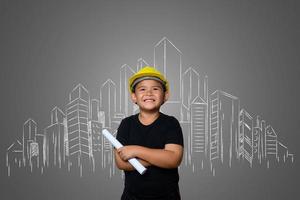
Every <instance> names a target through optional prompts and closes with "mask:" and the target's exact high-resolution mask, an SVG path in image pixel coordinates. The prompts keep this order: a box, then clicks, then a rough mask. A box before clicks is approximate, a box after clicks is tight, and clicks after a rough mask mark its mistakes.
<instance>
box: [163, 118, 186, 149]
mask: <svg viewBox="0 0 300 200" xmlns="http://www.w3.org/2000/svg"><path fill="white" fill-rule="evenodd" d="M166 144H179V145H181V146H183V135H182V129H181V126H180V124H179V122H178V120H177V119H176V118H175V117H171V118H170V120H169V123H168V131H167V137H166Z"/></svg>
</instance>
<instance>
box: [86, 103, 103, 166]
mask: <svg viewBox="0 0 300 200" xmlns="http://www.w3.org/2000/svg"><path fill="white" fill-rule="evenodd" d="M90 113H91V116H90V120H89V122H88V129H89V133H90V134H91V137H90V140H91V141H90V142H91V147H92V148H91V154H93V171H95V170H96V167H100V166H101V162H102V158H103V157H102V151H101V149H102V140H103V136H102V134H101V132H102V128H103V127H102V123H100V110H99V100H97V99H92V100H91V112H90Z"/></svg>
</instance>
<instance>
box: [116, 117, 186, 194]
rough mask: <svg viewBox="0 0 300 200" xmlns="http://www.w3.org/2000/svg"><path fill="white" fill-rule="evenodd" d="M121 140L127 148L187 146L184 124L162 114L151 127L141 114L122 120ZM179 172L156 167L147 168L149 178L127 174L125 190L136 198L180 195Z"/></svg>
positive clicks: (134, 173) (129, 172)
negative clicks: (174, 193) (184, 142)
mask: <svg viewBox="0 0 300 200" xmlns="http://www.w3.org/2000/svg"><path fill="white" fill-rule="evenodd" d="M117 139H118V140H119V141H120V142H121V143H122V144H123V145H124V146H125V145H140V146H144V147H148V148H154V149H164V147H165V145H166V144H179V145H182V146H183V135H182V130H181V127H180V124H179V122H178V120H177V119H176V118H175V117H172V116H168V115H165V114H163V113H160V115H159V117H158V118H157V119H156V120H155V121H154V122H153V123H152V124H150V125H143V124H142V123H141V122H140V121H139V119H138V114H136V115H132V116H130V117H127V118H125V119H123V120H122V122H121V124H120V126H119V128H118V133H117ZM178 181H179V175H178V169H177V168H174V169H163V168H160V167H156V166H150V167H147V171H146V173H145V174H143V175H140V174H139V173H138V172H137V171H136V170H134V171H125V188H124V191H126V192H129V193H131V194H133V195H135V196H136V197H139V198H144V197H145V198H146V197H148V198H149V197H152V198H153V199H155V198H156V199H158V197H161V196H164V195H167V194H170V193H172V192H174V191H178Z"/></svg>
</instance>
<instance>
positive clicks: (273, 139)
mask: <svg viewBox="0 0 300 200" xmlns="http://www.w3.org/2000/svg"><path fill="white" fill-rule="evenodd" d="M265 136H266V139H265V152H266V159H267V160H270V159H274V158H276V159H277V134H276V133H275V131H274V129H273V127H272V126H271V125H268V126H267V127H266V135H265ZM274 160H275V159H274Z"/></svg>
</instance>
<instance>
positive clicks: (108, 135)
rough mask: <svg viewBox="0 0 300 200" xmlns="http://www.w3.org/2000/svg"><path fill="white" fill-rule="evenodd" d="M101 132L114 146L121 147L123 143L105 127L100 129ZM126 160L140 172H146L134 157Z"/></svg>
mask: <svg viewBox="0 0 300 200" xmlns="http://www.w3.org/2000/svg"><path fill="white" fill-rule="evenodd" d="M102 134H103V135H104V136H105V138H106V139H108V141H109V142H110V143H111V144H112V145H113V146H114V147H115V148H116V149H119V148H121V147H123V145H122V144H121V143H120V142H119V141H118V140H117V139H116V138H115V137H114V136H113V135H112V134H111V133H110V132H109V131H108V130H106V129H103V130H102ZM128 162H129V163H130V164H131V165H132V166H133V167H134V168H135V169H136V170H137V171H138V172H139V173H140V174H141V175H143V174H144V173H145V172H146V170H147V169H146V168H145V167H144V166H143V165H142V164H141V163H140V162H139V161H138V160H137V159H136V158H131V159H129V160H128Z"/></svg>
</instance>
